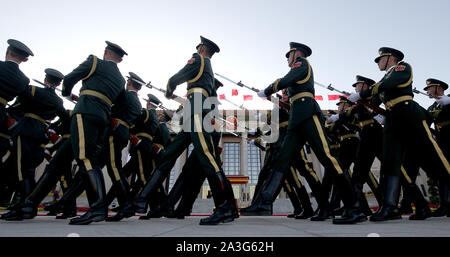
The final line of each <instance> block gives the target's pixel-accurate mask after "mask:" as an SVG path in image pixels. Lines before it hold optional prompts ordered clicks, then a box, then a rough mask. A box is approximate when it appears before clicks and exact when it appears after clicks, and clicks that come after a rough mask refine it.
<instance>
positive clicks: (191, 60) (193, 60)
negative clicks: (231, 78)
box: [187, 57, 195, 64]
mask: <svg viewBox="0 0 450 257" xmlns="http://www.w3.org/2000/svg"><path fill="white" fill-rule="evenodd" d="M194 62H195V58H194V57H192V58H191V59H189V61H188V62H187V64H193V63H194Z"/></svg>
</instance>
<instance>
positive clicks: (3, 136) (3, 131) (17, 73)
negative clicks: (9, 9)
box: [0, 39, 33, 203]
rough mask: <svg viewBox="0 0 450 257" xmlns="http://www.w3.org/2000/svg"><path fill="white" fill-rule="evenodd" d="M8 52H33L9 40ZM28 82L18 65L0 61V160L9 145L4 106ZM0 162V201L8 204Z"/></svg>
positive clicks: (10, 189) (23, 54) (6, 116)
mask: <svg viewBox="0 0 450 257" xmlns="http://www.w3.org/2000/svg"><path fill="white" fill-rule="evenodd" d="M8 44H9V47H8V50H9V51H13V52H14V53H16V54H17V55H20V56H22V57H24V58H27V57H28V56H29V55H31V56H33V52H32V51H31V50H30V49H29V48H28V47H27V46H25V45H24V44H23V43H21V42H19V41H17V40H14V39H9V40H8ZM29 83H30V80H29V79H28V78H27V77H26V76H25V74H23V72H22V71H21V70H20V69H19V64H17V63H16V62H14V61H11V60H5V61H0V158H2V157H3V156H4V155H5V154H6V153H7V152H8V150H9V149H10V147H11V143H10V139H11V129H12V127H9V128H8V125H9V126H11V124H10V122H9V121H11V119H10V117H9V115H8V112H7V110H6V105H7V103H8V102H9V101H12V100H13V99H14V98H15V97H16V96H18V95H21V94H23V93H24V91H25V89H26V88H27V86H28V84H29ZM2 166H3V163H1V162H0V170H1V171H2V172H0V199H1V200H3V201H5V203H6V202H7V203H9V199H10V198H11V194H12V188H10V187H8V185H7V184H6V181H8V180H10V179H8V178H7V174H6V172H5V169H4V168H3V167H2Z"/></svg>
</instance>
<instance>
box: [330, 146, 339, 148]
mask: <svg viewBox="0 0 450 257" xmlns="http://www.w3.org/2000/svg"><path fill="white" fill-rule="evenodd" d="M338 148H339V145H330V149H338Z"/></svg>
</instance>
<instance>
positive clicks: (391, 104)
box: [385, 95, 413, 110]
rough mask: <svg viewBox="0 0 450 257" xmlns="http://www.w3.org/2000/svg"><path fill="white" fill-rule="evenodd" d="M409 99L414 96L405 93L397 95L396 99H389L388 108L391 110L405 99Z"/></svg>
mask: <svg viewBox="0 0 450 257" xmlns="http://www.w3.org/2000/svg"><path fill="white" fill-rule="evenodd" d="M408 100H413V97H412V96H410V95H404V96H400V97H397V98H395V99H392V100H390V101H388V102H387V103H386V104H385V105H386V109H388V110H390V109H392V107H394V106H395V105H396V104H398V103H401V102H404V101H408Z"/></svg>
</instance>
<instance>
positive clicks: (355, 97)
mask: <svg viewBox="0 0 450 257" xmlns="http://www.w3.org/2000/svg"><path fill="white" fill-rule="evenodd" d="M360 99H361V96H360V95H359V93H352V94H351V95H349V96H348V97H347V100H349V101H350V102H354V103H356V102H357V101H358V100H360Z"/></svg>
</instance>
